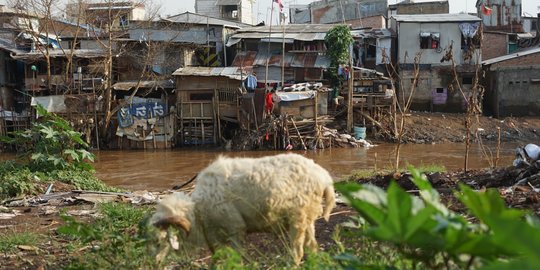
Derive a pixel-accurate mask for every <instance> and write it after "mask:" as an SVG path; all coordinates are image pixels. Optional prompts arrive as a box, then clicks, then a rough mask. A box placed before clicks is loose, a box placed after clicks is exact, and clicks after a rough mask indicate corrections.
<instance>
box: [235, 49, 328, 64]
mask: <svg viewBox="0 0 540 270" xmlns="http://www.w3.org/2000/svg"><path fill="white" fill-rule="evenodd" d="M269 57H270V58H269ZM268 58H269V60H268V66H276V67H281V66H282V58H283V56H282V54H281V53H275V54H270V56H268V54H267V53H266V52H254V51H249V52H241V53H238V54H237V55H236V57H235V58H234V60H233V63H232V66H235V67H240V66H242V67H250V66H266V60H267V59H268ZM284 62H285V67H307V68H328V67H329V66H330V59H329V58H328V57H327V56H326V55H319V54H318V53H316V52H305V53H285V61H284Z"/></svg>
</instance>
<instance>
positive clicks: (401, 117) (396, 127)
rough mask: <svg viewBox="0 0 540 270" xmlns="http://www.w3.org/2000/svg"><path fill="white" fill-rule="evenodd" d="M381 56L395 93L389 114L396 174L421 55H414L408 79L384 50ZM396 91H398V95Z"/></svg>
mask: <svg viewBox="0 0 540 270" xmlns="http://www.w3.org/2000/svg"><path fill="white" fill-rule="evenodd" d="M382 55H383V62H384V63H386V71H387V73H388V74H389V76H390V81H391V83H392V89H394V90H396V93H395V94H394V96H393V98H392V108H393V109H392V112H391V114H390V118H391V121H390V122H391V128H390V136H391V137H392V138H393V139H394V141H395V142H396V149H395V153H394V164H393V165H394V170H395V171H396V172H397V171H398V170H399V163H400V151H401V144H402V143H403V136H404V135H405V134H406V132H407V125H406V123H407V122H406V117H407V115H408V114H409V112H410V108H411V105H412V102H413V97H414V93H415V92H416V88H417V85H418V80H419V78H420V59H421V56H422V55H421V54H420V53H418V54H416V55H415V57H414V60H413V68H412V75H411V76H410V77H408V78H405V77H404V75H403V73H402V72H401V73H400V72H399V71H398V70H397V68H396V66H398V65H399V62H398V63H397V64H394V63H392V62H391V61H390V60H389V59H390V58H389V57H388V55H387V53H386V51H385V50H383V51H382ZM404 60H405V62H407V54H405V59H404ZM408 80H409V81H410V82H411V83H410V85H408V84H405V82H406V81H408ZM397 90H399V93H398V92H397Z"/></svg>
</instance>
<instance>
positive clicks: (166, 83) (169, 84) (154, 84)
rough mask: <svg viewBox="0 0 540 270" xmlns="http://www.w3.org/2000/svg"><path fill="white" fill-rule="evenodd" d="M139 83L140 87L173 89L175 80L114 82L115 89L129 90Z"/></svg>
mask: <svg viewBox="0 0 540 270" xmlns="http://www.w3.org/2000/svg"><path fill="white" fill-rule="evenodd" d="M137 83H139V87H140V88H162V89H173V88H174V82H173V81H172V80H161V81H140V82H137V81H125V82H117V83H115V84H113V86H112V87H113V88H114V90H122V91H129V90H131V89H132V88H135V87H136V86H137Z"/></svg>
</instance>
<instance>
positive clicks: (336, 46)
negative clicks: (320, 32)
mask: <svg viewBox="0 0 540 270" xmlns="http://www.w3.org/2000/svg"><path fill="white" fill-rule="evenodd" d="M325 42H326V55H327V56H328V57H329V58H330V68H329V69H328V70H327V73H326V76H328V78H329V79H330V83H331V84H332V87H334V88H335V89H337V88H339V87H341V85H342V82H343V78H342V77H340V76H338V73H337V69H338V67H339V65H343V64H346V63H348V62H349V48H350V46H351V44H352V42H353V38H352V35H351V30H350V29H349V26H347V25H337V26H335V27H334V28H332V29H331V30H330V31H328V33H326V37H325ZM336 93H337V91H336Z"/></svg>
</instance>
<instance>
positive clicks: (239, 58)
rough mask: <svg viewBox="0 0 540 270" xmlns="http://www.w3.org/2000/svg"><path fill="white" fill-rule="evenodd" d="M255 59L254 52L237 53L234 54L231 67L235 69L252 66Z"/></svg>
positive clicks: (255, 53)
mask: <svg viewBox="0 0 540 270" xmlns="http://www.w3.org/2000/svg"><path fill="white" fill-rule="evenodd" d="M255 57H257V52H254V51H247V52H239V53H238V54H236V57H234V60H233V62H232V66H235V67H249V66H253V62H254V61H255Z"/></svg>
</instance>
